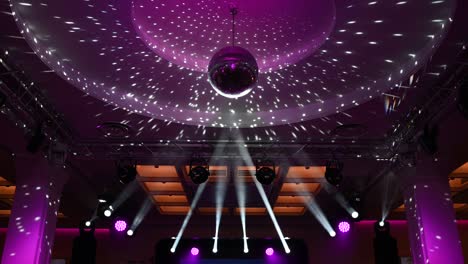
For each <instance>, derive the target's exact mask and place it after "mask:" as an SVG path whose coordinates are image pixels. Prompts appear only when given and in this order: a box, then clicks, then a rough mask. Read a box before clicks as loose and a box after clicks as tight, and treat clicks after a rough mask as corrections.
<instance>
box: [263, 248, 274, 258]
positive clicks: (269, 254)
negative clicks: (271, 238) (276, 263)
mask: <svg viewBox="0 0 468 264" xmlns="http://www.w3.org/2000/svg"><path fill="white" fill-rule="evenodd" d="M273 253H275V251H274V250H273V248H271V247H270V248H267V249H266V250H265V254H267V256H273Z"/></svg>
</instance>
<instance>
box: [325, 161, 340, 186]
mask: <svg viewBox="0 0 468 264" xmlns="http://www.w3.org/2000/svg"><path fill="white" fill-rule="evenodd" d="M342 169H343V164H342V163H341V162H339V161H338V160H337V159H331V160H329V161H328V162H327V164H326V169H325V179H326V180H327V182H328V183H330V184H331V185H333V186H338V185H339V184H340V183H341V180H343V175H342V174H341V170H342Z"/></svg>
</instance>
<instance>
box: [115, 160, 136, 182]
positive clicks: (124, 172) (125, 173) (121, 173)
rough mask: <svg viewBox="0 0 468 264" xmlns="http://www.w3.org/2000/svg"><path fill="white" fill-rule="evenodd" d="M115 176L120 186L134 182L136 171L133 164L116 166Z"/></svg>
mask: <svg viewBox="0 0 468 264" xmlns="http://www.w3.org/2000/svg"><path fill="white" fill-rule="evenodd" d="M117 176H118V177H119V181H120V182H121V183H122V184H128V183H130V182H132V181H133V180H135V178H136V176H137V169H136V165H135V164H118V165H117Z"/></svg>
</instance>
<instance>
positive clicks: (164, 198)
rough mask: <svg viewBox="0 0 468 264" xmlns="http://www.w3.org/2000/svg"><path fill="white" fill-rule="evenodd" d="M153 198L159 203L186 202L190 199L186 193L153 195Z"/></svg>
mask: <svg viewBox="0 0 468 264" xmlns="http://www.w3.org/2000/svg"><path fill="white" fill-rule="evenodd" d="M153 199H154V201H155V202H157V203H158V204H174V203H176V204H186V205H188V200H187V197H186V196H185V195H153Z"/></svg>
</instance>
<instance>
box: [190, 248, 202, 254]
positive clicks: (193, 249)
mask: <svg viewBox="0 0 468 264" xmlns="http://www.w3.org/2000/svg"><path fill="white" fill-rule="evenodd" d="M190 253H191V254H192V256H197V255H198V254H199V253H200V250H199V249H198V248H196V247H193V248H192V249H191V250H190Z"/></svg>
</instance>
